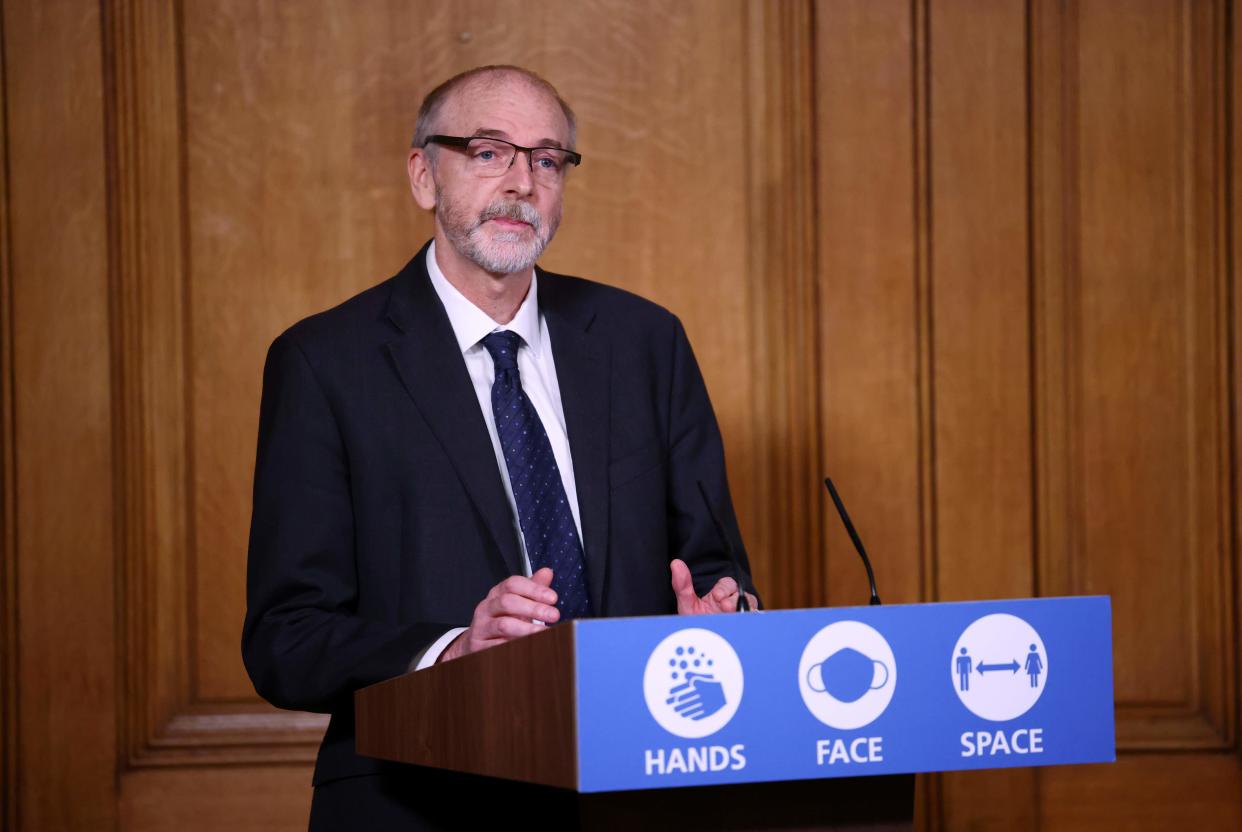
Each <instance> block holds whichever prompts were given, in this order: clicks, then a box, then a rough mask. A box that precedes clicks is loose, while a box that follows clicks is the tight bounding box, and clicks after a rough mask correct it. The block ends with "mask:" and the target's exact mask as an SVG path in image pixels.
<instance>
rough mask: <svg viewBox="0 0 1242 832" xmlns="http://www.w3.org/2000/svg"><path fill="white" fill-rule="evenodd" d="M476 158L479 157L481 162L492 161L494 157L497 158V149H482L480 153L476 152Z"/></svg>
mask: <svg viewBox="0 0 1242 832" xmlns="http://www.w3.org/2000/svg"><path fill="white" fill-rule="evenodd" d="M474 158H476V159H478V160H479V161H481V162H490V161H491V160H492V159H495V158H496V151H494V150H480V151H479V152H478V153H476V154H474Z"/></svg>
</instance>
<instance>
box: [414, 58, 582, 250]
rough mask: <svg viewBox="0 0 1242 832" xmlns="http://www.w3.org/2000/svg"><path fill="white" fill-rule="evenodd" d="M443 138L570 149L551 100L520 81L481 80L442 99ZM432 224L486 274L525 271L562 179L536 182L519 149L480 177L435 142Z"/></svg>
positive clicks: (550, 230) (555, 222) (553, 218)
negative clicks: (495, 171)
mask: <svg viewBox="0 0 1242 832" xmlns="http://www.w3.org/2000/svg"><path fill="white" fill-rule="evenodd" d="M439 129H440V131H441V132H442V133H444V134H445V135H453V136H475V135H487V136H492V137H495V138H500V139H505V140H507V141H511V142H513V143H514V144H518V145H522V146H525V147H540V146H547V145H552V146H560V147H568V146H569V125H568V124H567V123H566V121H565V116H564V114H563V113H562V112H561V108H560V106H559V105H558V104H557V103H556V101H555V99H553V98H552V97H551V96H549V95H548V94H547V93H546V92H544V91H542V90H540V89H538V88H536V87H534V86H532V85H531V84H529V83H527V82H526V81H525V80H523V79H521V78H503V79H495V78H491V79H484V80H483V81H482V82H474V83H470V84H469V85H467V86H466V87H463V88H462V89H460V90H458V91H457V93H456V94H454V95H453V97H452V99H450V100H449V101H447V102H446V106H445V108H444V112H443V113H442V115H441V118H440V123H439ZM433 152H434V153H435V154H436V157H435V163H434V165H433V167H432V174H433V177H434V180H435V196H436V199H435V212H436V224H437V225H439V226H440V228H441V229H442V230H443V232H444V236H445V237H446V238H447V239H448V241H449V242H450V243H451V244H452V246H453V248H454V249H456V250H457V252H458V253H459V254H461V255H462V256H463V257H465V258H466V259H468V260H470V261H472V262H473V263H475V264H476V265H478V266H479V267H480V268H482V269H484V270H485V271H487V272H490V273H491V274H512V273H514V272H521V271H525V270H526V269H529V268H530V267H531V266H532V265H534V263H535V260H536V259H538V257H539V255H540V254H541V253H542V252H543V250H544V248H545V247H546V246H547V244H548V243H549V242H550V241H551V240H552V235H554V234H555V233H556V229H557V226H559V225H560V222H561V204H562V196H563V193H564V179H563V178H560V179H557V180H556V181H555V182H554V183H549V182H547V181H544V180H540V181H536V179H535V178H534V176H533V175H532V173H531V169H530V163H529V160H528V159H527V155H526V154H525V153H520V152H519V153H518V155H517V156H516V157H515V158H514V160H513V164H512V165H511V166H510V167H509V169H508V170H507V171H506V172H505V173H504V174H503V175H501V176H497V177H494V178H484V177H480V176H478V175H476V174H475V173H473V172H472V171H471V170H470V169H469V167H468V159H467V157H466V154H465V153H464V152H461V151H459V150H456V149H454V148H448V147H436V148H435V150H434V151H433Z"/></svg>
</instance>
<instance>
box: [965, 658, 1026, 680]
mask: <svg viewBox="0 0 1242 832" xmlns="http://www.w3.org/2000/svg"><path fill="white" fill-rule="evenodd" d="M1019 667H1021V665H1019V664H1018V660H1017V659H1014V660H1013V661H1011V662H1010V663H1009V664H984V663H983V662H980V663H979V665H978V666H977V667H976V668H975V670H977V671H979V675H980V676H982V675H983V674H984V673H990V672H992V671H996V670H1008V671H1011V672H1013V673H1017V672H1018V668H1019Z"/></svg>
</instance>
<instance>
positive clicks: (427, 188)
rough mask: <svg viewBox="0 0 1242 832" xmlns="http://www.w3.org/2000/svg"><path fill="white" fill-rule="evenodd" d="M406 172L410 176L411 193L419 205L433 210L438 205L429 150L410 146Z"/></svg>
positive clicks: (426, 209) (424, 208)
mask: <svg viewBox="0 0 1242 832" xmlns="http://www.w3.org/2000/svg"><path fill="white" fill-rule="evenodd" d="M405 169H406V172H407V173H408V174H409V176H410V193H412V194H413V195H414V201H415V202H416V203H418V207H419V208H422V209H423V210H425V211H431V210H432V209H434V208H435V207H436V183H435V179H434V178H433V177H432V175H431V160H430V159H428V158H427V150H426V149H425V148H422V147H412V148H410V155H409V158H408V159H406V163H405Z"/></svg>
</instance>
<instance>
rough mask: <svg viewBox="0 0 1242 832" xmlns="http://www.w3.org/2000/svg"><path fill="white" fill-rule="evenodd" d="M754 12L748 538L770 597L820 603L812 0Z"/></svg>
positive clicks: (756, 2)
mask: <svg viewBox="0 0 1242 832" xmlns="http://www.w3.org/2000/svg"><path fill="white" fill-rule="evenodd" d="M747 13H748V20H747V29H748V34H749V43H748V49H749V62H750V67H749V82H750V83H749V89H748V105H749V106H748V108H747V109H748V117H749V125H748V127H749V133H748V136H747V139H748V143H749V147H748V151H747V156H748V161H747V164H748V166H749V168H750V177H749V194H748V200H747V204H748V209H749V216H748V226H749V227H750V228H756V229H764V232H763V233H752V234H750V235H749V239H748V244H749V246H750V266H749V279H748V281H747V284H748V286H747V289H748V291H747V302H748V303H749V304H750V307H751V311H750V318H751V322H750V325H751V327H752V329H753V331H754V338H753V343H754V347H753V350H752V353H751V357H750V365H749V366H750V372H751V374H752V376H753V378H754V379H755V387H754V392H753V394H752V402H751V407H753V408H754V413H755V437H754V438H755V453H756V455H757V457H756V458H757V462H756V464H755V465H753V466H751V467H749V472H750V476H751V478H752V479H753V485H751V488H752V492H751V493H752V494H754V495H755V497H756V506H755V512H756V515H757V516H756V518H755V522H753V523H752V524H751V528H750V533H749V534H748V535H747V547H748V549H749V550H750V551H751V553H752V559H751V565H752V568H753V571H754V575H755V579H756V581H757V586H759V587H760V588H761V589H762V591H763V594H764V596H763V597H764V601H765V603H766V604H767V606H768V607H769V608H779V607H817V606H822V605H824V604H825V603H827V594H826V590H827V586H826V584H825V581H824V567H823V561H822V560H821V558H820V552H821V550H822V545H823V544H822V538H821V534H822V524H821V522H820V507H821V500H822V494H821V486H820V483H819V481H820V479H821V477H822V474H821V473H820V467H819V466H820V444H819V439H820V437H819V400H820V388H819V380H820V378H819V352H818V337H817V327H818V323H819V295H818V291H817V288H818V287H817V286H816V267H817V263H816V251H817V246H816V239H815V231H816V228H815V197H816V194H815V191H816V182H815V181H814V179H813V178H812V177H810V176H808V175H807V171H811V170H814V169H815V150H816V142H815V99H814V82H815V77H814V49H815V43H814V38H813V31H814V30H813V28H812V26H811V17H812V8H811V6H810V4H809V3H802V2H787V3H768V2H765V0H753V2H751V3H750V4H749V6H748V7H747ZM761 425H762V426H763V427H762V429H760V428H759V426H761ZM734 471H736V468H735V469H734ZM735 480H736V477H735Z"/></svg>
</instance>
